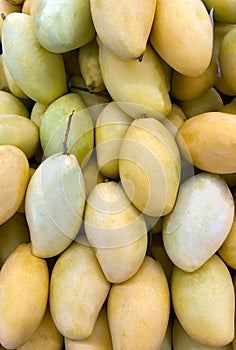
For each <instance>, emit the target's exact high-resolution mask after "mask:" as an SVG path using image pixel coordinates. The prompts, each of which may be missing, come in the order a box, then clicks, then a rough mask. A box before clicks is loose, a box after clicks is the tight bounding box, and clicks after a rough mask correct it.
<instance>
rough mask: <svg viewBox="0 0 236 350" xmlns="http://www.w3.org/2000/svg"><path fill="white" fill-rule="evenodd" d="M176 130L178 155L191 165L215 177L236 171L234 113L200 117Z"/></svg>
mask: <svg viewBox="0 0 236 350" xmlns="http://www.w3.org/2000/svg"><path fill="white" fill-rule="evenodd" d="M178 131H179V132H178V134H177V136H176V141H177V144H178V145H179V148H180V150H181V153H182V154H183V156H184V158H185V159H187V160H188V161H190V162H192V163H193V165H194V166H196V167H197V168H199V169H201V170H205V171H208V172H212V173H216V174H228V173H235V172H236V115H235V114H230V113H223V112H207V113H203V114H199V115H196V116H194V117H192V118H190V119H188V120H186V121H185V122H184V123H183V124H182V125H181V127H180V128H179V130H178Z"/></svg>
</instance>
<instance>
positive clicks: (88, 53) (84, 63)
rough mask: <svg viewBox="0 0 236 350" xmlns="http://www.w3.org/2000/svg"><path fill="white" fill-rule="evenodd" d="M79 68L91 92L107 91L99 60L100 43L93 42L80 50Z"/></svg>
mask: <svg viewBox="0 0 236 350" xmlns="http://www.w3.org/2000/svg"><path fill="white" fill-rule="evenodd" d="M78 59H79V67H80V71H81V74H82V76H83V78H84V81H85V84H86V86H87V88H88V90H89V92H101V91H104V90H105V85H104V82H103V79H102V74H101V69H100V65H99V60H98V43H97V41H96V40H95V39H94V40H91V41H90V42H89V43H87V44H86V45H83V46H82V47H81V48H80V49H79V55H78Z"/></svg>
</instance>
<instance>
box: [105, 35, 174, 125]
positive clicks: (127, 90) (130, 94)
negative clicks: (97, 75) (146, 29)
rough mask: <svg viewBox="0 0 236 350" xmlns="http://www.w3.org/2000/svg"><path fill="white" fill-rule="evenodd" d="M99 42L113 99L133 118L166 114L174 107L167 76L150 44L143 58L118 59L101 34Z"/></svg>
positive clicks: (106, 84)
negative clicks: (103, 41)
mask: <svg viewBox="0 0 236 350" xmlns="http://www.w3.org/2000/svg"><path fill="white" fill-rule="evenodd" d="M98 44H99V62H100V67H101V72H102V77H103V81H104V84H105V86H106V88H107V90H108V92H109V94H110V95H111V97H112V99H113V101H115V102H116V103H117V104H118V106H119V107H120V108H121V109H122V110H123V111H124V112H125V113H127V114H128V115H129V116H131V117H132V118H139V117H141V116H142V115H147V116H149V117H153V118H156V119H162V118H163V117H164V116H166V115H167V114H168V113H169V112H170V110H171V102H170V97H169V93H168V89H167V84H166V78H165V75H164V70H163V66H162V63H161V60H160V59H159V57H158V55H157V54H156V52H155V51H154V49H153V48H152V47H151V45H150V44H149V45H147V48H146V52H145V55H144V56H143V60H142V62H138V61H137V60H133V61H131V60H129V61H124V60H121V59H119V58H118V57H117V56H115V55H114V54H113V53H112V51H110V50H109V49H108V48H107V47H106V46H105V45H104V44H103V43H102V42H101V40H100V39H99V38H98Z"/></svg>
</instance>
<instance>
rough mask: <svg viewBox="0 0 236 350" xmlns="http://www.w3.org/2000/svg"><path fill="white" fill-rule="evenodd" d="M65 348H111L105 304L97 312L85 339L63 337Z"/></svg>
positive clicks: (109, 349) (72, 349) (91, 349)
mask: <svg viewBox="0 0 236 350" xmlns="http://www.w3.org/2000/svg"><path fill="white" fill-rule="evenodd" d="M65 350H112V344H111V335H110V330H109V325H108V319H107V308H106V305H104V306H103V307H102V309H101V311H100V312H99V315H98V318H97V320H96V323H95V326H94V329H93V332H92V334H91V335H90V336H89V337H88V338H87V339H85V340H71V339H68V338H65Z"/></svg>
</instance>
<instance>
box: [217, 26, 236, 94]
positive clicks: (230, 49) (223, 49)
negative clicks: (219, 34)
mask: <svg viewBox="0 0 236 350" xmlns="http://www.w3.org/2000/svg"><path fill="white" fill-rule="evenodd" d="M219 61H220V67H221V73H222V76H223V78H224V79H225V81H226V83H227V85H229V87H230V88H231V89H232V92H233V93H234V94H236V28H235V29H232V30H230V31H229V32H228V33H227V34H225V36H224V38H223V39H222V41H221V44H220V50H219Z"/></svg>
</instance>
